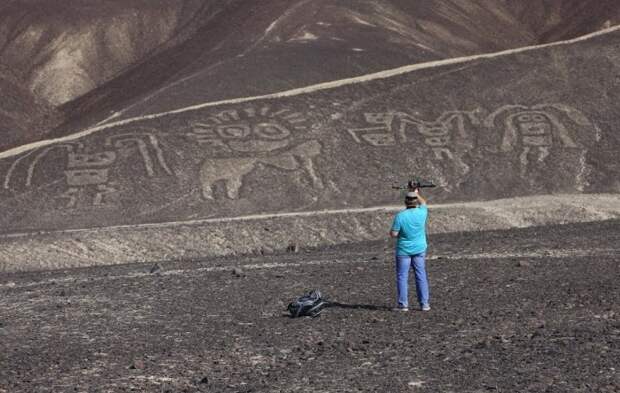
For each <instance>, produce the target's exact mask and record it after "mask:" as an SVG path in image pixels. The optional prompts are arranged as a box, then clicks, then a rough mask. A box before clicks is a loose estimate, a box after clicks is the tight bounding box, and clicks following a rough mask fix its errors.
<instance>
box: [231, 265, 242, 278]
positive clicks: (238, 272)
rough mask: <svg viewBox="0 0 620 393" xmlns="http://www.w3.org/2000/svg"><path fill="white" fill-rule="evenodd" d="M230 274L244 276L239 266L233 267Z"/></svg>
mask: <svg viewBox="0 0 620 393" xmlns="http://www.w3.org/2000/svg"><path fill="white" fill-rule="evenodd" d="M232 275H233V276H235V277H243V276H245V274H244V273H243V270H241V268H238V267H235V268H233V270H232Z"/></svg>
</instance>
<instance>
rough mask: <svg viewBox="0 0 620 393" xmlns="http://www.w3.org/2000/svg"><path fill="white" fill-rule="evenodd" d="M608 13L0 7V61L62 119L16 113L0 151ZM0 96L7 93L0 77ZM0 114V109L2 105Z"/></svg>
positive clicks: (226, 4)
mask: <svg viewBox="0 0 620 393" xmlns="http://www.w3.org/2000/svg"><path fill="white" fill-rule="evenodd" d="M584 10H587V12H583V11H584ZM618 10H620V6H619V5H618V4H617V3H615V2H613V1H593V0H590V1H579V2H575V1H571V0H561V1H560V0H556V1H545V2H542V1H541V2H527V4H523V3H522V2H509V1H502V0H476V1H470V2H466V3H464V2H461V1H455V0H429V1H424V2H410V1H406V0H380V1H369V0H363V1H356V2H345V1H339V0H318V1H306V0H295V1H284V0H276V1H269V2H263V3H260V4H259V3H255V2H243V1H239V0H227V1H201V0H173V1H167V2H164V3H161V2H155V3H154V2H152V1H146V0H132V1H118V0H106V1H99V2H96V3H93V2H87V1H83V0H67V1H63V2H61V3H58V2H50V1H49V0H13V1H9V2H4V3H3V4H2V5H0V64H1V65H2V66H3V67H5V68H6V69H8V70H9V71H10V73H11V74H12V75H13V76H14V77H15V78H16V83H17V84H18V85H19V86H20V89H21V90H24V91H25V92H29V94H30V95H31V96H32V97H30V99H29V101H28V102H29V105H30V106H31V107H39V106H41V105H43V107H44V108H49V110H52V111H59V112H60V113H62V118H59V117H58V116H59V114H56V116H54V117H53V119H54V120H49V121H47V122H43V123H42V125H41V127H33V126H32V125H31V123H32V122H33V121H34V122H37V121H38V120H39V118H36V116H34V115H33V114H32V113H30V112H29V111H27V110H21V111H20V110H18V111H17V114H15V115H14V116H13V117H14V118H15V117H17V118H19V119H20V120H19V124H17V125H16V127H12V126H10V125H9V124H7V122H4V121H3V122H2V123H1V124H0V127H1V128H0V132H2V134H3V135H8V134H12V135H13V136H12V137H9V138H6V139H5V138H2V139H3V141H2V144H1V145H0V147H9V146H16V145H18V144H20V143H23V142H24V141H30V140H36V139H39V138H41V137H43V135H45V134H46V132H47V131H49V130H51V129H54V128H56V130H55V131H54V133H53V134H52V135H56V136H58V135H63V134H66V133H68V132H72V131H75V130H77V129H80V128H84V127H87V126H91V125H93V124H94V123H97V122H99V121H101V120H103V119H106V118H108V117H109V116H110V115H113V114H116V116H118V117H123V116H125V117H133V116H139V115H143V114H146V113H155V112H161V111H163V110H170V109H174V108H177V107H182V106H185V105H190V104H196V103H200V102H204V101H212V100H219V99H223V98H231V97H238V96H245V95H255V94H264V93H268V92H274V91H279V90H286V89H290V88H293V87H300V86H304V85H308V84H313V83H317V82H323V81H328V80H335V79H340V78H344V77H351V76H356V75H361V74H365V73H369V72H373V71H379V70H383V69H386V68H392V67H396V66H400V65H405V64H412V63H418V62H423V61H429V60H437V59H445V58H450V57H456V56H464V55H471V54H476V53H484V52H493V51H498V50H502V49H508V48H515V47H520V46H525V45H532V44H538V43H544V42H550V41H555V40H561V39H566V38H572V37H575V36H577V35H581V34H585V33H588V32H591V31H595V30H597V29H600V28H602V27H605V26H609V25H612V24H615V23H616V22H617V20H618V13H619V11H618ZM0 83H1V82H0ZM0 92H2V95H3V96H7V95H8V96H10V97H13V96H15V95H16V94H18V93H15V92H14V89H12V88H11V87H10V86H9V85H7V84H5V83H1V84H0ZM13 99H14V100H15V99H17V98H13ZM5 106H6V109H5V108H4V107H5ZM0 109H2V110H3V111H11V110H12V109H11V107H10V103H9V104H7V103H4V102H3V103H0ZM36 112H40V111H36ZM12 113H13V112H12ZM33 118H35V119H33ZM59 119H64V125H63V126H62V127H60V128H57V125H58V123H59V122H60V120H59Z"/></svg>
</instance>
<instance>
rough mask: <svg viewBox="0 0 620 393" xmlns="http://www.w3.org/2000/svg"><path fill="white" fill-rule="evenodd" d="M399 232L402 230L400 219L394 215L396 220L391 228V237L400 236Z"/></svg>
mask: <svg viewBox="0 0 620 393" xmlns="http://www.w3.org/2000/svg"><path fill="white" fill-rule="evenodd" d="M398 232H400V221H399V220H398V216H396V217H394V222H393V223H392V228H391V229H390V233H389V235H390V237H398Z"/></svg>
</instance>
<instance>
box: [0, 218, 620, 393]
mask: <svg viewBox="0 0 620 393" xmlns="http://www.w3.org/2000/svg"><path fill="white" fill-rule="evenodd" d="M430 244H431V247H430V250H429V258H428V271H429V276H430V283H431V292H432V310H431V311H430V312H425V313H424V312H421V311H416V310H412V311H411V312H409V313H395V312H393V311H390V308H391V307H392V306H393V305H394V297H395V293H394V284H393V262H392V251H391V249H392V248H391V247H392V246H391V245H390V244H389V243H388V241H380V242H365V243H360V244H355V245H347V246H338V247H331V248H323V249H315V250H303V249H302V250H299V252H297V253H282V254H277V255H272V256H256V257H252V258H250V257H243V258H231V257H228V258H216V259H209V260H203V261H199V262H194V263H173V262H169V263H159V264H157V265H156V266H153V265H144V264H142V265H122V266H113V267H97V268H87V269H73V270H66V271H50V272H38V273H19V274H2V275H0V342H1V343H2V346H3V348H2V351H0V392H11V393H13V392H74V391H77V392H124V391H138V392H376V391H385V392H408V391H412V392H418V391H419V392H487V391H496V392H543V391H546V392H617V391H619V390H620V373H619V371H618V367H619V366H618V360H617V359H618V358H620V306H618V304H619V303H620V302H619V301H620V290H619V284H618V277H620V267H619V262H620V257H619V255H620V252H619V251H620V221H618V220H615V221H605V222H599V223H582V224H570V225H563V226H545V227H533V228H526V229H514V230H505V231H491V232H472V233H460V234H435V235H431V236H430ZM312 288H318V289H320V290H321V291H322V292H323V293H324V294H325V295H326V296H327V297H328V298H329V299H330V300H331V301H332V302H333V305H332V307H330V308H328V309H326V310H325V311H324V312H323V313H322V315H321V316H319V317H318V318H315V319H308V318H300V319H292V318H289V317H288V316H287V313H286V310H285V309H286V305H287V304H288V302H289V301H291V300H292V299H293V298H295V297H296V296H299V295H301V294H302V293H304V292H305V291H306V290H309V289H312ZM412 302H415V300H414V299H413V298H412Z"/></svg>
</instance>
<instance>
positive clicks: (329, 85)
mask: <svg viewBox="0 0 620 393" xmlns="http://www.w3.org/2000/svg"><path fill="white" fill-rule="evenodd" d="M616 30H620V25H616V26H612V27H609V28H606V29H602V30H599V31H596V32H593V33H589V34H586V35H583V36H580V37H576V38H572V39H570V40H563V41H556V42H551V43H548V44H542V45H531V46H524V47H520V48H514V49H507V50H503V51H499V52H493V53H484V54H478V55H471V56H462V57H455V58H450V59H443V60H436V61H430V62H424V63H416V64H410V65H406V66H401V67H397V68H393V69H389V70H384V71H379V72H374V73H370V74H365V75H361V76H356V77H351V78H344V79H338V80H335V81H329V82H322V83H318V84H314V85H310V86H305V87H298V88H294V89H290V90H285V91H281V92H276V93H269V94H264V95H258V96H249V97H238V98H232V99H225V100H220V101H212V102H207V103H202V104H197V105H190V106H187V107H183V108H179V109H173V110H171V111H166V112H160V113H154V114H150V115H144V116H138V117H133V118H129V119H125V120H120V121H117V122H113V123H105V124H101V125H99V126H95V127H92V128H88V129H86V130H83V131H79V132H77V133H75V134H71V135H67V136H64V137H60V138H54V139H46V140H42V141H37V142H33V143H29V144H26V145H22V146H17V147H14V148H11V149H9V150H5V151H3V152H0V159H3V158H8V157H12V156H15V155H18V154H21V153H23V152H26V151H29V150H33V149H37V148H39V147H44V146H48V145H51V144H54V143H60V142H66V141H72V140H75V139H78V138H82V137H85V136H88V135H91V134H94V133H96V132H98V131H102V130H105V129H108V128H113V127H118V126H123V125H126V124H130V123H133V122H137V121H142V120H152V119H157V118H160V117H164V116H168V115H173V114H177V113H183V112H189V111H194V110H198V109H202V108H208V107H212V106H219V105H226V104H238V103H243V102H249V101H258V100H265V99H272V98H282V97H291V96H297V95H302V94H308V93H313V92H316V91H321V90H329V89H333V88H337V87H341V86H347V85H351V84H356V83H363V82H369V81H372V80H377V79H385V78H389V77H393V76H398V75H402V74H406V73H409V72H413V71H418V70H421V69H427V68H434V67H440V66H445V65H452V64H460V63H466V62H469V61H475V60H478V59H492V58H495V57H500V56H504V55H510V54H515V53H521V52H529V51H534V50H538V49H544V48H550V47H555V46H562V45H570V44H573V43H577V42H581V41H587V40H588V39H591V38H594V37H598V36H600V35H605V34H608V33H612V32H614V31H616ZM111 118H112V117H111ZM111 118H109V119H111ZM104 121H106V120H104Z"/></svg>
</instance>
